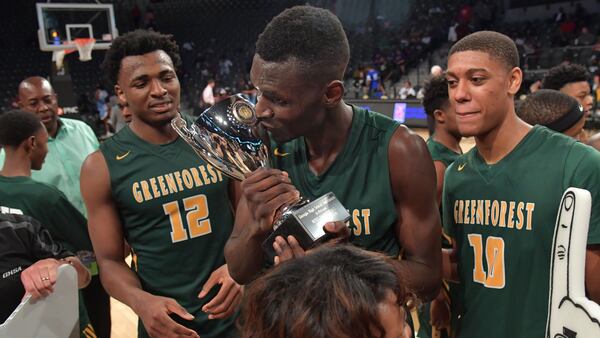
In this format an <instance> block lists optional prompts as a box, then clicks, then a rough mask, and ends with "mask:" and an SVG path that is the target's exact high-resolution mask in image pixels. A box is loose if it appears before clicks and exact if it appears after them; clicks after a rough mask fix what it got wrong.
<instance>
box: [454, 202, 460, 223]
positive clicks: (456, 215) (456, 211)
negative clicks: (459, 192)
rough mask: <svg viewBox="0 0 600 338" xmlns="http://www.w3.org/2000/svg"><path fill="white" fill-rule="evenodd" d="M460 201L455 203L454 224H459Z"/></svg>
mask: <svg viewBox="0 0 600 338" xmlns="http://www.w3.org/2000/svg"><path fill="white" fill-rule="evenodd" d="M458 213H459V210H458V200H455V201H454V224H458Z"/></svg>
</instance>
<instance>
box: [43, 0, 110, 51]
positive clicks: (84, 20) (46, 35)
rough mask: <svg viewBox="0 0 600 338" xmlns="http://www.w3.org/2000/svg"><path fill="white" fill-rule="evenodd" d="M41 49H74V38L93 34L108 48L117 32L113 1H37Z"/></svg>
mask: <svg viewBox="0 0 600 338" xmlns="http://www.w3.org/2000/svg"><path fill="white" fill-rule="evenodd" d="M36 10H37V19H38V39H39V43H40V50H43V51H47V52H51V51H60V50H66V49H76V46H75V44H74V43H73V42H72V41H73V40H74V39H77V38H94V39H95V40H96V43H95V45H94V49H108V48H109V47H110V44H111V43H112V40H114V39H115V38H116V37H117V36H118V31H117V26H116V24H115V14H114V9H113V5H112V4H91V3H89V4H77V3H36Z"/></svg>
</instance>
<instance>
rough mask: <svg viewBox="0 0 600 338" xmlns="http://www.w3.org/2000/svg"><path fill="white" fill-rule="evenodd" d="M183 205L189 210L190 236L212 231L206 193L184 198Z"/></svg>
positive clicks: (202, 234) (187, 217)
mask: <svg viewBox="0 0 600 338" xmlns="http://www.w3.org/2000/svg"><path fill="white" fill-rule="evenodd" d="M184 177H185V176H184ZM183 207H184V208H185V210H186V211H188V213H187V216H186V220H187V223H188V229H189V231H190V238H195V237H198V236H204V235H206V234H209V233H211V232H212V228H211V225H210V219H208V202H207V200H206V196H205V195H196V196H192V197H188V198H186V199H184V200H183Z"/></svg>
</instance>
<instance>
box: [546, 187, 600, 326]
mask: <svg viewBox="0 0 600 338" xmlns="http://www.w3.org/2000/svg"><path fill="white" fill-rule="evenodd" d="M591 208H592V197H591V194H590V192H589V191H587V190H583V189H577V188H569V189H567V191H565V193H564V194H563V197H562V200H561V202H560V207H559V209H558V216H557V218H556V226H555V228H554V244H553V249H552V258H551V265H550V294H549V302H548V321H547V324H546V338H579V337H582V338H583V337H600V306H599V305H598V304H596V303H594V302H593V301H591V300H589V299H587V298H586V297H585V253H586V247H587V236H588V228H589V224H590V211H591Z"/></svg>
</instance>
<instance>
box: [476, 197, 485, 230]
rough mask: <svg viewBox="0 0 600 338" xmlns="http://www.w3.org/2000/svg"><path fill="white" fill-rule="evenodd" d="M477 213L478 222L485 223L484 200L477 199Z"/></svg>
mask: <svg viewBox="0 0 600 338" xmlns="http://www.w3.org/2000/svg"><path fill="white" fill-rule="evenodd" d="M475 215H476V216H477V218H476V222H477V224H482V225H483V200H477V212H476V213H475Z"/></svg>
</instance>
